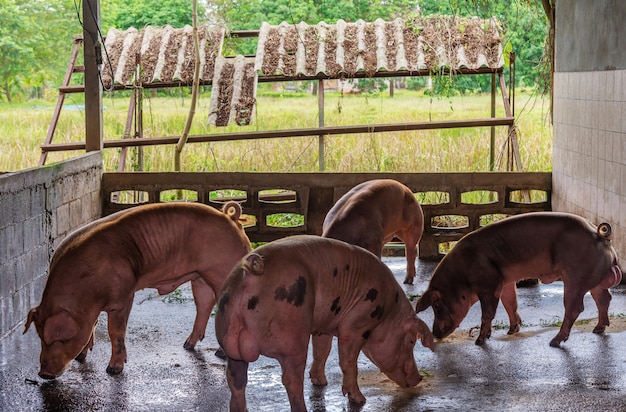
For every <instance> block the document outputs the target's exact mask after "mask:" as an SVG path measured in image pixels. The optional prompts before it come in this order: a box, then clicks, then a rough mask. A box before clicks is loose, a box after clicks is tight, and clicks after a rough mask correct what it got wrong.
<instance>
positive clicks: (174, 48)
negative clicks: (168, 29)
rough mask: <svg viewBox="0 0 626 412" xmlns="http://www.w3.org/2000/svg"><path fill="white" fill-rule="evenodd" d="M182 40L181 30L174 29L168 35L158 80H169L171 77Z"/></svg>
mask: <svg viewBox="0 0 626 412" xmlns="http://www.w3.org/2000/svg"><path fill="white" fill-rule="evenodd" d="M182 40H183V32H182V30H174V31H173V32H172V34H171V35H170V38H169V41H168V43H167V46H165V64H164V65H163V71H162V72H161V78H160V79H159V80H160V81H162V82H169V81H171V80H172V79H173V77H174V72H175V71H176V64H177V63H178V50H179V49H180V46H181V43H182Z"/></svg>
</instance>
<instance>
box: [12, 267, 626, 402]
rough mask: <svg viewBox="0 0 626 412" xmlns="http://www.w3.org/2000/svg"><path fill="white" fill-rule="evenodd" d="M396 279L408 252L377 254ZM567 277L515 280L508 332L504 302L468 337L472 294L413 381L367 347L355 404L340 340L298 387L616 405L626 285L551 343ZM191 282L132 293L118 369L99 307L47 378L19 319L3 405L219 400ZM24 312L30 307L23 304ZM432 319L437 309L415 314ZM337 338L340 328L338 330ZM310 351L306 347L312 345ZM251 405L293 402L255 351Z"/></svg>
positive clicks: (418, 397) (625, 334)
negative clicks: (534, 282)
mask: <svg viewBox="0 0 626 412" xmlns="http://www.w3.org/2000/svg"><path fill="white" fill-rule="evenodd" d="M384 262H385V263H386V264H387V265H389V266H390V267H391V269H392V270H393V272H394V273H395V274H396V278H397V279H398V281H400V282H401V281H402V279H403V278H404V268H405V261H404V258H398V257H392V258H384ZM435 264H436V263H434V262H429V261H420V262H418V276H417V279H416V282H415V285H412V286H406V285H405V286H404V288H405V290H406V292H407V294H408V295H409V296H415V295H417V294H419V293H421V292H422V291H423V290H425V288H426V285H427V283H428V279H429V277H430V274H431V273H432V270H433V268H434V265H435ZM562 293H563V289H562V284H561V283H560V282H556V283H554V284H551V285H538V286H531V287H529V288H523V289H520V290H519V303H520V308H519V311H520V314H521V316H522V319H523V326H522V330H521V332H520V333H518V334H517V335H514V336H507V334H506V331H507V328H508V325H507V324H508V318H507V317H506V313H505V311H504V308H502V307H500V308H499V309H498V313H497V316H496V320H495V321H494V325H495V327H494V331H493V336H492V338H491V339H490V340H489V341H488V342H487V344H486V345H485V346H484V347H478V346H476V345H474V339H475V337H476V333H477V330H476V329H474V328H475V327H477V326H478V325H479V323H480V320H479V319H480V308H479V306H478V305H474V307H473V308H472V310H471V311H470V313H469V315H468V317H467V318H466V319H465V320H464V322H463V323H462V324H461V326H460V328H459V329H457V331H456V332H455V333H454V334H453V335H451V336H450V337H448V338H446V339H444V340H443V341H441V342H439V343H438V344H437V348H436V350H435V351H434V352H430V351H429V350H428V349H426V348H423V347H422V346H420V345H419V344H418V346H416V348H415V351H414V353H415V358H416V361H417V364H418V367H419V368H420V370H421V371H422V373H423V374H424V375H425V377H424V380H423V381H422V383H420V384H419V385H418V386H417V387H415V388H410V389H402V388H399V387H398V386H396V385H395V384H394V383H393V382H391V381H390V380H389V379H387V377H386V376H385V375H383V374H382V373H380V372H379V371H378V370H377V368H376V367H375V366H374V365H373V364H372V363H371V362H370V361H369V360H368V359H367V358H366V357H364V356H363V355H361V357H360V358H359V386H360V388H361V391H362V392H363V394H364V395H365V397H366V398H367V402H366V404H365V405H364V406H363V407H361V408H356V407H351V406H350V405H349V403H348V401H347V398H345V397H343V396H342V394H341V371H340V369H339V366H338V363H337V352H336V347H335V346H333V353H332V354H331V356H330V357H329V361H328V365H327V376H328V381H329V385H328V386H327V387H324V388H318V387H314V386H312V385H311V384H310V383H309V382H308V367H307V372H306V377H305V389H304V391H305V398H306V400H307V407H308V408H309V410H312V411H352V410H355V411H356V410H360V411H377V412H381V411H444V410H445V411H453V410H454V411H479V410H480V411H623V410H626V350H625V346H626V288H625V287H624V286H619V287H617V288H615V289H614V290H613V301H612V303H611V307H610V311H609V313H610V314H611V315H612V318H611V322H612V324H611V326H610V327H609V328H607V332H606V333H605V334H604V335H595V334H593V333H591V329H592V328H593V326H594V325H595V318H596V316H597V312H596V309H595V305H594V303H593V300H592V299H591V297H590V296H589V295H587V297H586V298H585V311H584V312H583V313H582V314H581V316H580V319H581V320H584V321H583V322H580V323H578V324H577V325H576V326H575V327H574V328H573V330H572V334H571V336H570V339H569V340H568V341H567V342H565V343H563V344H562V348H560V349H555V348H551V347H550V346H549V345H548V343H549V341H550V339H551V338H552V337H553V336H554V335H555V334H556V331H557V327H556V326H554V324H555V322H557V321H559V320H560V319H562V317H563V304H562V297H563V296H562ZM194 311H195V309H194V305H193V302H192V301H191V291H190V289H189V287H188V286H183V287H182V290H181V293H179V294H175V295H170V296H168V297H167V298H164V297H160V296H157V295H156V292H155V291H154V290H152V289H149V290H144V291H140V292H138V293H137V294H136V298H135V306H134V308H133V311H132V313H131V316H130V320H129V325H128V336H127V350H128V363H127V364H126V366H125V369H124V372H123V373H122V374H121V375H118V376H109V375H108V374H107V373H106V372H105V369H106V366H107V362H108V359H109V356H110V350H111V349H110V344H109V342H108V336H107V334H106V315H104V314H103V315H102V316H101V319H100V322H99V324H98V327H97V330H96V344H95V347H94V349H93V351H92V352H91V353H90V354H89V355H88V357H87V361H86V362H85V363H82V364H81V363H78V362H73V363H72V364H71V366H70V368H69V369H68V370H67V371H66V372H65V373H64V374H63V375H62V376H61V377H60V378H59V379H56V380H54V381H45V380H43V379H40V378H39V377H38V376H37V372H38V370H39V361H38V358H39V351H40V343H39V338H38V337H37V334H36V333H35V330H34V328H31V329H30V330H29V331H28V333H26V334H25V335H22V330H21V329H20V330H16V331H15V332H13V333H12V334H10V335H9V336H7V337H5V338H4V339H1V340H0V411H79V410H80V411H87V410H89V411H97V410H104V411H172V410H177V411H225V410H228V402H229V398H230V393H229V391H228V387H227V385H226V379H225V375H224V365H225V362H224V361H223V360H221V359H219V358H218V357H216V356H215V355H214V352H215V350H216V349H217V348H218V344H217V341H216V339H215V334H214V332H213V321H212V320H211V322H210V323H209V327H208V329H207V337H206V338H205V339H204V341H203V342H200V343H199V345H198V348H197V350H196V351H195V352H188V351H185V350H184V349H183V347H182V344H183V341H184V340H185V338H186V337H187V335H188V333H189V332H190V330H191V326H192V323H193V318H194ZM25 315H26V314H25ZM420 317H421V318H422V319H423V320H424V321H426V323H427V324H428V325H429V326H430V325H432V310H430V309H429V310H428V311H426V312H423V313H422V314H420ZM335 341H336V339H335ZM309 361H310V356H309ZM247 399H248V408H249V410H250V411H285V410H289V402H288V399H287V394H286V392H285V390H284V387H283V386H282V383H281V370H280V366H279V365H278V363H277V362H276V361H275V360H273V359H269V358H264V357H262V358H261V359H259V361H257V362H255V363H252V364H251V365H250V371H249V382H248V388H247Z"/></svg>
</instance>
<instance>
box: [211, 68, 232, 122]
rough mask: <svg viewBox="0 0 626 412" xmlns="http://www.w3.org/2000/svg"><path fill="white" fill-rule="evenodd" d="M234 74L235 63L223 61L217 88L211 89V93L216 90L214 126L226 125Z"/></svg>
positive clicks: (228, 118)
mask: <svg viewBox="0 0 626 412" xmlns="http://www.w3.org/2000/svg"><path fill="white" fill-rule="evenodd" d="M234 74H235V65H234V64H233V63H230V62H224V65H223V66H222V70H221V72H220V77H219V81H218V83H217V90H214V91H213V93H215V92H216V91H217V93H218V100H217V102H218V103H217V118H216V120H215V125H216V126H228V123H229V120H230V105H231V101H232V98H233V77H234Z"/></svg>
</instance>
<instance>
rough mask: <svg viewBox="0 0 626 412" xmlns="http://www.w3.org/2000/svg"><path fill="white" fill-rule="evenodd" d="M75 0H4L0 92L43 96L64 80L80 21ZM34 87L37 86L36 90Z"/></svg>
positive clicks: (0, 6)
mask: <svg viewBox="0 0 626 412" xmlns="http://www.w3.org/2000/svg"><path fill="white" fill-rule="evenodd" d="M73 7H74V6H73V2H72V1H71V0H69V1H67V0H49V1H38V2H29V1H23V0H0V95H1V96H2V98H3V99H4V100H6V101H8V102H11V101H13V100H14V98H16V97H17V98H22V97H27V96H29V95H33V96H34V97H41V96H43V94H44V88H45V87H47V86H48V85H49V84H50V83H54V82H60V79H62V76H63V73H64V72H65V68H66V67H67V60H64V59H62V58H60V57H59V56H68V57H69V54H70V53H69V51H70V50H71V47H72V40H73V35H72V34H70V31H73V32H74V34H76V33H80V32H81V29H80V24H79V22H78V20H77V19H76V17H75V13H74V12H73ZM32 89H35V91H34V92H33V91H32Z"/></svg>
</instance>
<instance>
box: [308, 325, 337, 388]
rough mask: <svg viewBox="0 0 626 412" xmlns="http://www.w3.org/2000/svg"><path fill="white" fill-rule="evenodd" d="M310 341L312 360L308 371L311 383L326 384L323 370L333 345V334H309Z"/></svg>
mask: <svg viewBox="0 0 626 412" xmlns="http://www.w3.org/2000/svg"><path fill="white" fill-rule="evenodd" d="M311 342H312V344H313V362H312V363H311V370H310V371H309V377H310V378H311V383H313V385H319V386H326V385H328V380H327V379H326V371H325V369H326V359H328V355H329V354H330V350H331V348H332V345H333V336H332V335H313V336H311Z"/></svg>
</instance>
